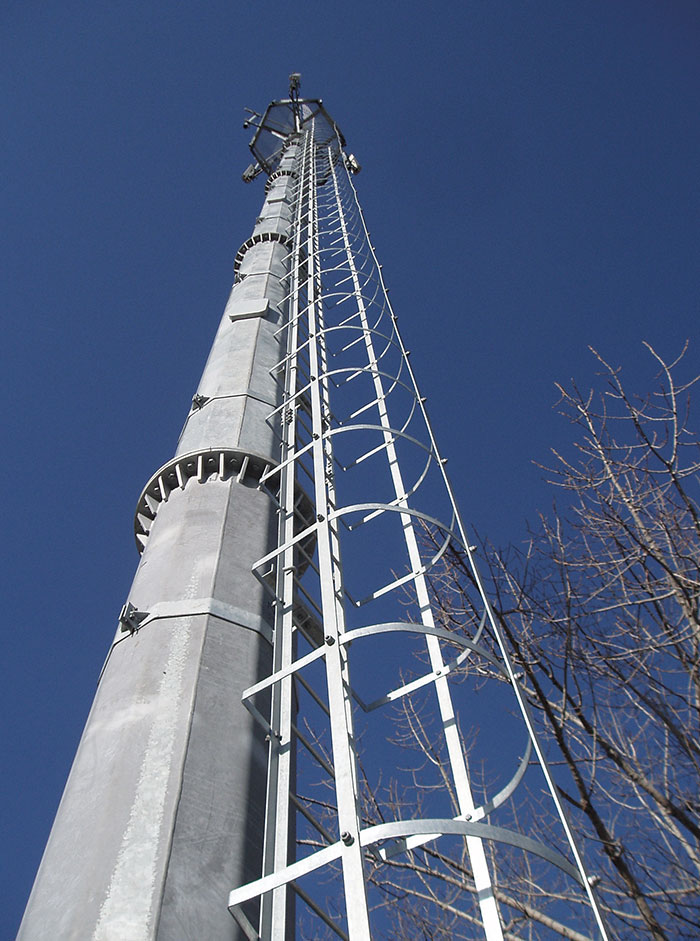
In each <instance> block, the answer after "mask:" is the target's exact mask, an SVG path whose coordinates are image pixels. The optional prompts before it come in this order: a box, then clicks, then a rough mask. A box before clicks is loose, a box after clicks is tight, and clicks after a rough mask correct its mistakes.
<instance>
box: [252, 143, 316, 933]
mask: <svg viewBox="0 0 700 941" xmlns="http://www.w3.org/2000/svg"><path fill="white" fill-rule="evenodd" d="M311 146H312V142H311V141H310V139H309V137H308V135H306V137H305V139H304V140H303V142H302V146H300V145H299V144H293V145H292V147H290V148H288V151H287V153H288V156H292V154H291V153H290V151H292V150H293V151H294V152H296V155H297V158H296V160H295V166H296V168H297V169H296V171H295V172H296V173H297V180H298V183H297V192H296V203H295V209H294V230H293V243H292V256H291V265H290V287H291V290H290V293H289V317H288V322H287V324H286V325H285V326H286V334H287V343H286V366H285V369H284V371H283V377H284V379H283V381H284V393H283V396H284V397H283V413H282V420H281V423H280V426H281V436H282V441H281V444H280V451H281V465H282V467H281V471H280V475H279V491H278V501H279V507H278V542H279V545H280V546H284V547H285V548H284V549H283V551H282V552H281V554H280V556H279V559H278V561H277V565H276V566H275V597H274V605H275V636H274V647H273V671H274V672H275V673H278V672H280V671H285V670H288V669H289V667H290V665H291V663H292V662H293V659H294V594H295V593H294V574H295V549H294V545H293V539H294V530H295V525H296V514H295V508H296V473H295V465H294V463H293V458H294V448H295V442H296V434H297V432H296V408H295V407H294V404H295V393H296V390H297V372H298V368H297V355H298V335H299V308H300V291H301V289H302V284H303V274H302V262H301V250H302V249H301V244H300V234H301V232H302V225H301V220H302V217H303V211H304V199H303V193H304V192H305V189H306V187H307V186H308V184H307V182H306V181H305V179H304V177H303V171H304V167H305V166H306V164H307V163H308V159H307V153H306V152H307V151H308V150H309V148H310V147H311ZM290 403H291V404H290ZM293 700H294V691H293V681H292V677H291V674H290V675H286V676H285V677H284V678H283V679H282V680H280V681H279V682H278V683H275V684H274V685H273V686H272V687H271V689H270V731H269V732H268V735H269V739H270V745H269V759H268V783H267V805H266V808H267V809H266V816H265V842H264V853H263V860H264V861H263V872H264V873H265V874H266V875H267V874H270V873H274V872H276V871H278V870H279V869H281V868H283V867H284V866H286V864H287V862H288V861H289V852H290V847H289V842H290V838H291V837H292V836H293V830H294V828H293V827H292V825H291V819H290V794H291V791H292V782H293V775H294V765H295V761H294V750H293V737H292V725H293V709H294V701H293ZM260 907H261V911H260V936H261V937H263V938H285V937H286V936H287V934H286V932H287V928H286V923H287V912H288V910H289V903H288V898H287V885H286V884H284V883H283V884H282V885H279V886H278V887H277V888H276V889H274V891H272V892H271V893H268V894H266V895H263V896H262V898H261V900H260Z"/></svg>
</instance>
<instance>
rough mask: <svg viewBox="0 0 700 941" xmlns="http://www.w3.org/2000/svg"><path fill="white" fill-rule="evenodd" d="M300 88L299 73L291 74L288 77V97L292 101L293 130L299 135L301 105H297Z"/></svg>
mask: <svg viewBox="0 0 700 941" xmlns="http://www.w3.org/2000/svg"><path fill="white" fill-rule="evenodd" d="M300 86H301V73H300V72H292V74H291V75H290V76H289V97H290V99H291V101H292V112H293V113H294V130H295V131H296V132H297V134H298V133H299V131H300V130H301V105H300V104H299V87H300Z"/></svg>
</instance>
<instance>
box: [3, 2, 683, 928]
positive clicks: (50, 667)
mask: <svg viewBox="0 0 700 941" xmlns="http://www.w3.org/2000/svg"><path fill="white" fill-rule="evenodd" d="M0 37H2V38H1V40H0V41H1V43H2V48H1V49H0V75H1V79H0V114H2V122H3V125H4V126H3V135H2V137H3V145H2V148H1V149H0V170H1V173H2V179H3V188H2V218H3V228H2V242H3V250H2V259H3V262H2V275H1V277H2V297H3V302H4V304H3V306H4V310H5V319H4V329H3V338H4V341H3V343H2V355H3V364H2V371H1V373H0V376H1V380H2V383H3V387H4V388H3V403H4V407H3V413H4V417H5V423H4V433H3V439H4V444H5V449H4V462H3V467H4V472H5V486H4V492H5V499H4V500H3V522H4V527H3V529H4V539H3V552H4V561H3V565H2V576H3V581H4V585H3V593H2V597H3V602H2V610H3V615H4V621H5V626H4V634H3V636H4V647H3V672H4V679H3V683H2V687H1V695H2V716H3V720H4V721H3V723H2V725H3V736H4V740H3V745H2V754H3V758H4V762H5V767H4V773H3V776H2V784H0V788H1V789H2V800H1V801H0V815H1V821H0V822H1V827H2V831H1V833H0V839H1V840H2V845H3V848H4V852H3V873H2V897H1V898H0V936H1V937H9V936H11V935H12V932H13V931H14V929H15V928H16V925H17V922H18V920H19V917H20V914H21V911H22V909H23V906H24V902H25V900H26V896H27V894H28V892H29V888H30V885H31V882H32V879H33V876H34V872H35V869H36V866H37V865H38V862H39V859H40V855H41V852H42V849H43V844H44V842H45V839H46V836H47V833H48V830H49V827H50V824H51V821H52V819H53V814H54V812H55V808H56V805H57V803H58V800H59V797H60V793H61V789H62V787H63V783H64V780H65V777H66V775H67V772H68V769H69V767H70V762H71V760H72V756H73V753H74V749H75V746H76V744H77V741H78V737H79V735H80V731H81V728H82V725H83V722H84V720H85V716H86V713H87V710H88V708H89V704H90V702H91V699H92V695H93V692H94V686H95V681H96V678H97V674H98V672H99V669H100V666H101V664H102V661H103V659H104V656H105V654H106V651H107V647H108V644H109V643H110V640H111V638H112V635H113V632H114V629H115V624H116V617H117V614H118V611H119V608H120V606H121V604H122V603H123V601H124V598H125V596H126V594H127V591H128V587H129V584H130V580H131V577H132V574H133V571H134V569H135V566H136V562H137V555H136V550H135V548H134V544H133V536H132V519H133V511H134V508H135V504H136V500H137V498H138V496H139V493H140V492H141V489H142V487H143V485H144V483H145V482H146V481H147V480H148V478H149V477H150V475H151V473H152V472H153V471H154V470H155V469H156V468H157V467H159V466H160V465H161V464H162V463H164V462H165V461H166V460H167V459H168V458H169V457H170V456H171V455H172V453H173V449H174V446H175V442H176V439H177V435H178V433H179V430H180V428H181V425H182V422H183V420H184V417H185V414H186V413H187V410H188V406H189V402H190V399H191V396H192V393H193V391H194V390H195V387H196V383H197V379H198V376H199V372H200V370H201V367H202V365H203V362H204V359H205V356H206V353H207V349H208V346H209V344H210V342H211V339H212V336H213V333H214V330H215V328H216V325H217V323H218V320H219V317H220V313H221V310H222V309H223V305H224V303H225V300H226V297H227V294H228V290H229V288H230V284H231V280H232V265H233V256H234V254H235V251H236V249H237V248H238V246H239V244H240V243H241V242H242V241H243V240H244V239H245V238H246V237H247V236H248V234H249V232H250V229H251V226H252V223H253V220H254V217H255V215H256V211H257V208H258V206H259V204H260V202H261V200H262V183H261V181H260V180H258V181H257V183H256V184H253V185H251V186H247V187H246V186H244V184H242V183H241V182H240V173H241V171H242V170H243V169H244V168H245V166H246V165H247V163H248V162H249V160H248V153H247V142H248V134H247V133H246V132H244V131H243V130H242V129H241V120H242V109H243V107H244V106H245V105H248V106H250V107H253V108H263V107H264V106H265V105H266V104H267V102H268V101H269V100H270V99H271V98H274V97H280V96H283V95H284V94H286V89H287V76H288V74H289V72H290V71H292V70H299V71H301V72H302V75H303V84H302V90H303V92H304V93H306V94H307V95H309V96H312V97H315V96H320V97H323V99H324V101H325V103H326V106H327V107H328V109H329V111H330V112H331V114H332V115H333V116H334V117H335V118H336V120H337V121H338V123H339V125H340V126H341V128H342V129H343V131H344V133H345V136H346V138H347V139H348V142H349V147H350V149H351V150H352V151H353V152H354V153H355V154H356V155H357V157H358V159H359V161H360V163H361V164H362V165H363V167H364V169H363V171H362V173H361V175H360V177H359V178H358V180H357V185H358V189H359V191H360V197H361V199H362V201H363V205H364V209H365V213H366V215H367V218H368V221H369V225H370V230H371V232H372V236H373V241H374V243H375V245H376V247H377V250H378V253H379V255H380V259H381V261H382V262H383V264H384V273H385V275H386V278H387V281H388V284H389V285H390V287H391V292H392V294H391V296H392V298H393V302H394V304H395V307H396V310H397V312H398V314H399V318H400V324H401V328H402V330H403V333H404V336H405V339H406V341H407V344H408V346H409V347H410V348H411V349H412V352H413V362H414V365H415V367H416V370H417V373H418V375H419V379H420V381H421V384H422V386H423V391H424V393H425V394H427V395H428V400H429V404H430V406H431V412H432V416H433V418H434V420H435V424H436V427H437V432H438V437H439V439H440V442H441V444H442V447H443V450H444V452H445V453H446V454H447V455H449V457H450V464H449V467H450V470H451V475H452V478H453V481H454V483H455V485H456V489H457V492H458V494H459V498H460V502H461V505H462V508H463V511H464V515H465V517H466V519H467V520H468V521H470V522H471V523H473V524H474V525H476V526H477V527H478V529H479V530H480V532H481V533H482V534H483V535H485V536H489V537H491V538H492V539H493V540H494V541H495V542H497V543H505V542H507V541H509V540H510V541H514V542H518V541H520V540H522V539H523V537H524V532H525V521H526V520H527V519H532V518H534V517H535V515H536V512H537V510H538V509H540V508H546V506H547V504H548V502H549V499H550V497H549V496H548V494H547V491H546V490H545V489H544V488H543V486H542V485H541V483H540V480H539V478H540V472H539V471H538V470H537V469H536V468H535V467H534V465H533V464H532V461H533V460H540V461H542V460H546V458H547V453H548V449H549V448H550V447H551V446H552V445H556V444H558V443H560V442H562V441H563V440H566V437H567V435H568V428H567V426H566V424H565V423H564V422H563V420H561V419H557V418H556V417H555V415H554V413H553V411H552V405H553V403H554V402H555V400H556V394H555V390H554V386H553V383H554V382H555V381H556V380H563V381H567V380H568V379H569V377H575V378H576V379H577V381H578V382H580V384H581V385H584V386H585V385H587V383H588V382H589V381H590V377H591V376H592V373H593V371H594V365H593V361H592V359H591V357H590V355H589V354H588V353H587V345H588V344H591V345H593V346H595V347H597V348H598V349H599V350H600V351H601V352H602V353H604V354H605V355H606V357H607V358H608V359H609V360H611V361H613V362H615V363H617V364H620V365H622V366H623V367H624V368H625V373H626V374H627V375H629V377H630V379H631V381H633V382H636V381H638V382H639V384H640V386H643V385H644V384H645V383H648V380H649V377H650V376H651V375H652V373H653V369H652V367H651V364H650V363H648V362H647V357H646V354H645V353H644V352H643V349H642V346H641V341H642V340H643V339H646V340H649V341H650V342H651V343H653V344H654V345H656V346H657V347H658V349H659V352H661V353H662V354H663V355H666V356H673V355H674V354H675V353H677V352H678V351H679V349H680V347H681V345H682V343H683V341H684V340H685V339H686V338H688V337H689V338H691V343H692V346H691V355H692V356H693V357H694V358H695V359H697V355H698V349H699V344H698V336H697V334H698V329H697V323H698V312H699V306H700V305H699V298H700V293H699V287H700V270H699V268H698V231H699V224H700V182H699V180H700V173H699V168H700V100H699V99H700V7H698V5H697V4H696V3H695V2H692V0H687V2H681V0H658V2H652V0H612V2H611V0H589V2H586V3H582V2H581V0H530V2H520V3H517V2H515V0H511V2H507V0H464V2H461V3H447V4H442V5H440V6H438V7H436V6H433V5H428V4H427V3H426V4H421V3H417V2H401V3H399V2H383V3H381V2H376V0H375V2H373V3H369V2H365V0H355V2H353V3H342V4H341V3H335V2H332V0H326V2H315V3H304V2H301V0H300V2H298V3H296V4H291V3H276V2H273V0H268V2H267V3H265V4H259V3H257V4H255V3H249V4H239V3H232V2H229V3H225V2H223V0H200V2H198V3H191V4H185V3H172V2H165V0H155V2H151V3H149V2H144V0H140V2H133V0H121V2H114V3H111V4H106V3H94V2H91V3H88V2H87V0H62V2H61V3H51V4H48V3H45V2H40V0H5V2H4V3H3V4H2V8H1V10H0ZM47 930H50V926H48V927H47Z"/></svg>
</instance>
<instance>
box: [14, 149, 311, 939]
mask: <svg viewBox="0 0 700 941" xmlns="http://www.w3.org/2000/svg"><path fill="white" fill-rule="evenodd" d="M295 152H296V145H295V144H291V146H288V147H287V148H286V151H285V153H284V155H283V156H282V157H281V159H280V162H279V167H278V173H277V174H274V175H272V176H271V178H270V182H269V185H268V193H267V197H266V199H265V203H264V206H263V209H262V212H261V214H260V216H259V218H258V221H257V223H256V225H255V229H254V231H253V234H252V236H251V238H250V239H248V240H247V242H245V243H244V244H243V246H242V247H241V249H240V250H239V252H238V254H237V256H236V283H235V284H234V286H233V289H232V292H231V296H230V299H229V301H228V304H227V306H226V309H225V311H224V315H223V318H222V320H221V324H220V327H219V330H218V333H217V335H216V338H215V340H214V344H213V346H212V350H211V354H210V356H209V359H208V362H207V364H206V367H205V370H204V373H203V376H202V380H201V383H200V386H199V389H198V391H197V395H196V396H195V398H194V400H193V407H192V410H191V412H190V414H189V415H188V417H187V420H186V423H185V427H184V430H183V432H182V435H181V437H180V441H179V445H178V448H177V451H176V454H175V457H174V458H173V459H172V460H171V461H170V462H169V463H168V464H166V465H165V466H164V467H163V468H161V470H160V471H159V472H157V473H156V474H155V475H154V477H153V479H152V480H151V481H150V482H149V484H148V485H147V487H146V490H145V491H144V494H143V496H142V498H141V500H140V502H139V507H138V515H137V527H136V528H137V537H138V539H139V541H140V543H141V544H142V545H143V555H142V558H141V562H140V565H139V567H138V570H137V573H136V577H135V579H134V583H133V586H132V589H131V592H130V595H129V598H128V603H127V604H126V605H125V608H124V609H123V611H122V615H121V624H120V628H119V630H118V631H117V636H116V637H115V640H114V643H113V645H112V647H111V649H110V651H109V656H108V658H107V662H106V665H105V668H104V670H103V673H102V676H101V678H100V681H99V685H98V689H97V693H96V696H95V700H94V704H93V707H92V710H91V712H90V715H89V718H88V721H87V725H86V728H85V731H84V733H83V737H82V739H81V742H80V745H79V748H78V752H77V755H76V758H75V761H74V764H73V768H72V770H71V773H70V777H69V779H68V783H67V785H66V789H65V792H64V795H63V799H62V801H61V804H60V807H59V810H58V814H57V816H56V820H55V823H54V826H53V829H52V831H51V835H50V837H49V841H48V844H47V847H46V851H45V853H44V857H43V860H42V863H41V866H40V869H39V872H38V875H37V878H36V882H35V884H34V888H33V891H32V894H31V897H30V899H29V902H28V905H27V910H26V913H25V917H24V920H23V922H22V925H21V928H20V933H19V938H20V939H21V941H39V939H41V941H43V939H46V938H49V937H50V938H51V939H52V941H61V939H66V941H68V939H71V941H88V939H92V941H147V939H156V938H157V939H163V941H180V939H184V938H197V939H206V941H219V939H222V941H223V939H226V941H233V939H237V938H239V937H243V935H240V934H239V929H238V927H237V925H236V923H235V922H234V920H233V919H232V918H231V915H230V914H229V912H228V910H227V905H226V901H227V896H228V892H229V890H230V888H231V886H232V885H236V884H239V883H241V882H246V881H249V880H251V879H254V878H256V877H258V876H259V875H260V872H261V866H262V834H263V822H264V813H265V787H266V768H267V758H268V754H267V751H268V745H267V743H266V741H265V736H264V732H263V731H261V730H260V728H259V727H255V726H254V725H253V721H252V719H251V718H250V716H249V715H248V713H247V711H246V710H245V709H244V707H243V705H242V704H241V692H242V690H243V689H245V688H246V687H247V686H250V685H251V684H253V683H255V682H257V681H258V680H259V679H260V678H261V677H262V676H263V675H265V674H266V673H267V672H268V671H269V669H270V658H271V637H272V625H273V618H272V608H271V606H270V604H269V601H268V600H267V596H266V594H265V591H264V589H263V586H262V585H261V584H260V582H259V581H258V580H256V578H255V577H254V576H253V574H252V573H251V565H252V563H253V561H254V560H255V559H257V558H260V557H261V556H262V555H265V553H267V552H269V551H270V549H271V548H272V547H273V546H274V545H275V544H276V537H277V518H276V503H275V501H274V500H273V499H272V498H271V496H270V495H269V494H268V493H267V492H265V490H264V489H263V488H262V487H261V485H260V478H261V476H263V475H264V474H265V472H266V471H269V469H270V467H271V466H274V465H275V464H276V462H277V461H278V460H279V436H278V432H277V429H276V428H275V423H274V421H269V420H268V417H269V415H270V414H271V413H272V412H273V411H274V410H275V408H276V406H277V405H278V403H279V401H280V395H281V392H280V388H279V385H278V382H277V379H276V377H275V376H273V375H272V374H271V369H272V367H273V366H274V364H275V363H277V362H278V361H279V360H280V358H281V345H280V343H281V341H280V327H281V326H282V325H283V323H284V322H285V319H286V317H287V300H286V297H287V294H288V284H287V277H288V267H289V257H290V245H291V226H292V221H293V205H292V202H293V197H294V175H293V170H292V168H293V166H294V162H295ZM165 317H166V313H165V312H164V319H165ZM96 629H99V625H98V624H96ZM250 917H251V918H252V919H255V918H256V917H257V916H256V913H255V907H253V909H252V910H250Z"/></svg>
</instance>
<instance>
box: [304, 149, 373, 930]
mask: <svg viewBox="0 0 700 941" xmlns="http://www.w3.org/2000/svg"><path fill="white" fill-rule="evenodd" d="M314 156H315V155H314ZM329 160H330V161H331V165H332V158H331V157H330V155H329ZM310 170H311V172H310V185H309V221H308V242H307V257H308V265H309V299H308V317H309V368H310V371H311V375H310V377H309V380H310V387H309V393H310V398H311V420H312V427H313V428H314V433H313V443H312V453H313V467H314V483H315V488H314V490H315V502H316V513H317V520H318V532H317V539H318V563H319V569H320V582H321V584H320V589H321V606H322V610H323V631H324V642H325V645H326V655H325V661H326V678H327V684H328V708H329V711H330V726H331V741H332V747H333V766H334V768H335V790H336V800H337V807H338V828H339V831H340V832H339V836H340V840H341V842H342V851H341V861H342V867H343V883H344V885H345V908H346V912H347V920H348V929H349V934H350V937H351V938H352V937H357V938H363V937H369V915H368V911H367V896H366V890H365V878H364V865H363V853H362V847H361V844H360V820H359V808H358V803H359V794H358V787H357V769H356V765H355V759H356V756H355V742H354V736H353V726H352V707H351V702H350V680H349V676H348V665H347V652H346V650H345V649H344V648H343V647H342V646H341V643H340V641H341V640H342V637H343V634H344V633H345V615H344V605H345V589H344V585H343V572H342V567H341V560H340V544H339V540H338V532H337V526H338V522H337V521H336V520H335V519H331V513H334V511H335V510H336V507H335V505H334V499H335V496H334V494H335V490H334V486H333V476H330V477H329V476H328V475H327V473H326V471H327V468H328V467H329V466H331V467H332V465H333V445H332V439H331V437H330V434H329V433H328V429H329V425H330V402H329V389H328V386H329V379H328V374H327V351H326V334H325V330H324V323H323V296H322V285H321V272H320V270H319V248H318V238H319V235H318V202H317V200H318V196H317V192H316V159H314V160H313V161H312V162H311V168H310Z"/></svg>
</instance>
